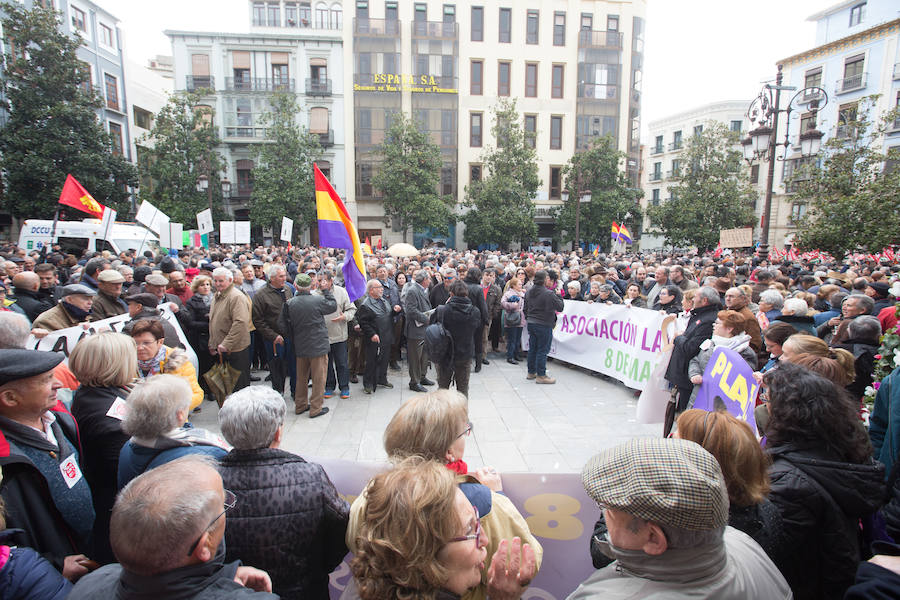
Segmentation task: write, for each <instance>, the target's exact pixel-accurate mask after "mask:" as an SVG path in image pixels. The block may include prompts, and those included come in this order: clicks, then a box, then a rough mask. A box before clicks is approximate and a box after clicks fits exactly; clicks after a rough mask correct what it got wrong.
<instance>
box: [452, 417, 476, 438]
mask: <svg viewBox="0 0 900 600" xmlns="http://www.w3.org/2000/svg"><path fill="white" fill-rule="evenodd" d="M473 427H474V426H473V425H472V421H468V422H467V423H466V429H465V431H463V432H462V433H461V434H459V435H458V436H456V439H459V438H461V437H462V436H464V435H472V429H473Z"/></svg>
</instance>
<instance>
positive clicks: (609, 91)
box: [578, 83, 619, 100]
mask: <svg viewBox="0 0 900 600" xmlns="http://www.w3.org/2000/svg"><path fill="white" fill-rule="evenodd" d="M578 97H579V98H594V99H595V100H618V98H619V86H618V85H616V84H609V83H579V84H578Z"/></svg>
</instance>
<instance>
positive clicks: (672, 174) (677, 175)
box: [666, 169, 681, 181]
mask: <svg viewBox="0 0 900 600" xmlns="http://www.w3.org/2000/svg"><path fill="white" fill-rule="evenodd" d="M666 179H667V180H669V181H677V180H679V179H681V169H672V170H671V171H666Z"/></svg>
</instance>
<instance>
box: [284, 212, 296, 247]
mask: <svg viewBox="0 0 900 600" xmlns="http://www.w3.org/2000/svg"><path fill="white" fill-rule="evenodd" d="M293 231H294V220H293V219H288V218H287V217H281V241H282V242H289V241H291V234H292V233H293Z"/></svg>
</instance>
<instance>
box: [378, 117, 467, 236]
mask: <svg viewBox="0 0 900 600" xmlns="http://www.w3.org/2000/svg"><path fill="white" fill-rule="evenodd" d="M377 152H378V153H379V154H380V155H381V157H382V163H381V166H380V168H379V169H378V172H377V173H376V174H375V175H374V176H373V177H372V185H373V186H374V187H375V188H376V189H378V190H380V191H381V193H382V195H383V196H384V200H383V204H384V214H385V218H386V219H390V218H391V217H393V218H396V219H398V220H399V222H400V229H402V230H403V236H404V239H406V236H407V233H408V231H409V229H410V228H412V229H413V230H414V231H416V230H418V231H422V230H425V229H428V228H430V229H432V230H433V231H434V232H435V233H438V234H447V233H448V232H449V224H450V221H451V220H452V219H453V197H452V196H447V197H446V198H444V197H442V196H441V195H440V194H438V185H439V184H440V181H441V163H442V161H441V149H440V147H438V145H437V144H435V143H434V142H433V141H432V140H431V137H430V136H429V134H428V133H427V132H424V131H422V130H421V129H419V124H418V123H416V121H415V120H413V119H412V118H410V117H408V116H406V115H404V114H402V113H401V114H397V115H396V116H395V117H394V118H393V119H392V121H391V128H390V129H389V130H388V131H387V135H386V136H385V140H384V143H382V144H381V146H379V148H378V150H377Z"/></svg>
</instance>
